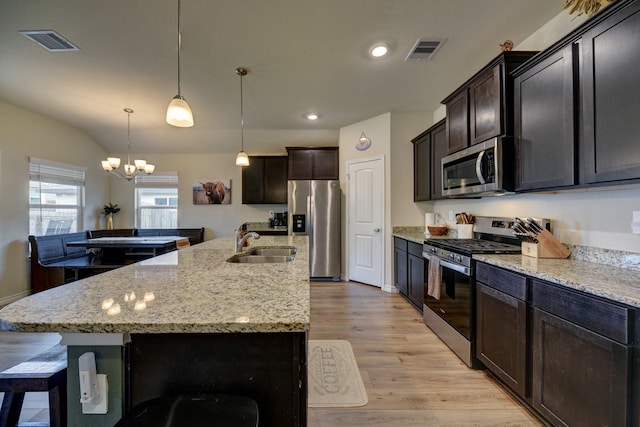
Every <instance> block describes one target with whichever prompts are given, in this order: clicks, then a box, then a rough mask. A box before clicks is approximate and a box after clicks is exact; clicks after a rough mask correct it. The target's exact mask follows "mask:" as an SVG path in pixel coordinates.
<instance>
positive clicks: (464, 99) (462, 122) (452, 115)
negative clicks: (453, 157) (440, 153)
mask: <svg viewBox="0 0 640 427" xmlns="http://www.w3.org/2000/svg"><path fill="white" fill-rule="evenodd" d="M443 102H445V103H446V105H447V125H446V128H447V130H446V136H447V154H450V153H455V152H456V151H459V150H462V149H463V148H467V147H468V146H469V96H468V92H467V89H466V88H465V89H464V90H462V91H460V92H459V93H457V94H455V96H453V97H452V98H450V99H449V100H445V101H443Z"/></svg>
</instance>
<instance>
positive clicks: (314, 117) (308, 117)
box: [305, 113, 320, 120]
mask: <svg viewBox="0 0 640 427" xmlns="http://www.w3.org/2000/svg"><path fill="white" fill-rule="evenodd" d="M305 117H306V118H307V119H309V120H318V118H319V117H320V116H318V115H317V114H315V113H309V114H307V115H306V116H305Z"/></svg>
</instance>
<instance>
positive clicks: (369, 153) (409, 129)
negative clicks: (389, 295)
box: [339, 112, 431, 291]
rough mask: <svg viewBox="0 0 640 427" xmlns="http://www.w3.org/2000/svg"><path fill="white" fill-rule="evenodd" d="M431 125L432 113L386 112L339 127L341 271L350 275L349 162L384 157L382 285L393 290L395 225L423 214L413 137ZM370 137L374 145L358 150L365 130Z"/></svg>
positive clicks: (410, 220)
mask: <svg viewBox="0 0 640 427" xmlns="http://www.w3.org/2000/svg"><path fill="white" fill-rule="evenodd" d="M430 125H431V115H429V114H424V113H399V112H393V113H386V114H382V115H380V116H376V117H373V118H371V119H368V120H364V121H362V122H358V123H355V124H352V125H349V126H345V127H343V128H342V129H340V137H339V145H340V185H341V188H342V193H343V203H342V231H343V233H342V247H343V249H342V254H343V256H342V259H343V262H342V274H343V276H347V275H348V264H347V262H346V257H347V253H348V252H347V251H348V246H347V243H348V242H347V237H346V226H347V216H346V197H347V188H348V185H347V177H346V165H347V162H349V161H352V160H360V159H366V158H373V157H379V156H383V157H384V171H385V201H384V205H385V212H384V214H385V221H384V224H383V227H382V228H383V230H384V239H385V241H384V253H385V260H384V261H385V262H384V283H383V289H385V290H387V291H393V290H394V286H393V279H392V274H393V269H392V263H393V239H392V238H391V231H392V227H393V226H394V225H404V224H407V223H413V222H414V218H416V217H422V216H424V215H423V212H425V209H426V208H425V207H424V206H421V205H418V204H415V203H414V202H413V145H412V144H411V139H413V138H414V137H415V136H417V135H419V134H420V133H421V132H422V131H424V130H425V129H426V128H428V127H429V126H430ZM363 132H364V133H365V134H366V136H367V137H368V138H369V139H371V147H370V148H369V149H367V150H365V151H358V150H356V148H355V145H356V144H357V143H358V139H359V138H360V135H361V134H362V133H363Z"/></svg>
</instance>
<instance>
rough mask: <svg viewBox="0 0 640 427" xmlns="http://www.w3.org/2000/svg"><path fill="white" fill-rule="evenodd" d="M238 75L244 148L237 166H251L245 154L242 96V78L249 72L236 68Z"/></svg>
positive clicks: (241, 134)
mask: <svg viewBox="0 0 640 427" xmlns="http://www.w3.org/2000/svg"><path fill="white" fill-rule="evenodd" d="M236 74H237V75H239V76H240V141H241V143H242V148H241V149H240V152H239V153H238V155H237V156H236V166H249V156H248V155H247V153H245V152H244V104H243V96H242V78H243V77H244V76H246V75H247V70H246V69H245V68H242V67H238V68H236Z"/></svg>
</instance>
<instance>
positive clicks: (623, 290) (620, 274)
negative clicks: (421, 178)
mask: <svg viewBox="0 0 640 427" xmlns="http://www.w3.org/2000/svg"><path fill="white" fill-rule="evenodd" d="M423 231H424V229H423V227H412V226H406V227H394V228H393V236H395V237H400V238H402V239H405V240H408V241H412V242H415V243H423V242H424V240H425V236H424V233H423ZM448 234H452V232H451V230H449V233H448ZM443 237H444V238H447V237H454V236H443ZM429 238H436V239H437V238H438V237H437V236H436V237H429ZM570 249H571V252H572V254H571V258H569V259H543V258H532V257H527V256H521V255H503V254H500V255H482V254H476V255H473V258H474V259H475V260H477V261H483V262H486V263H487V264H492V265H495V266H498V267H502V268H505V269H507V270H511V271H515V272H519V273H523V274H526V275H528V276H532V277H536V278H538V279H542V280H546V281H549V282H552V283H556V284H559V285H563V286H567V287H569V288H573V289H577V290H580V291H583V292H586V293H589V294H592V295H597V296H601V297H603V298H607V299H610V300H612V301H618V302H621V303H624V304H628V305H630V306H633V307H639V308H640V254H639V253H631V252H623V251H615V250H607V249H600V248H591V247H584V246H570Z"/></svg>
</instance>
